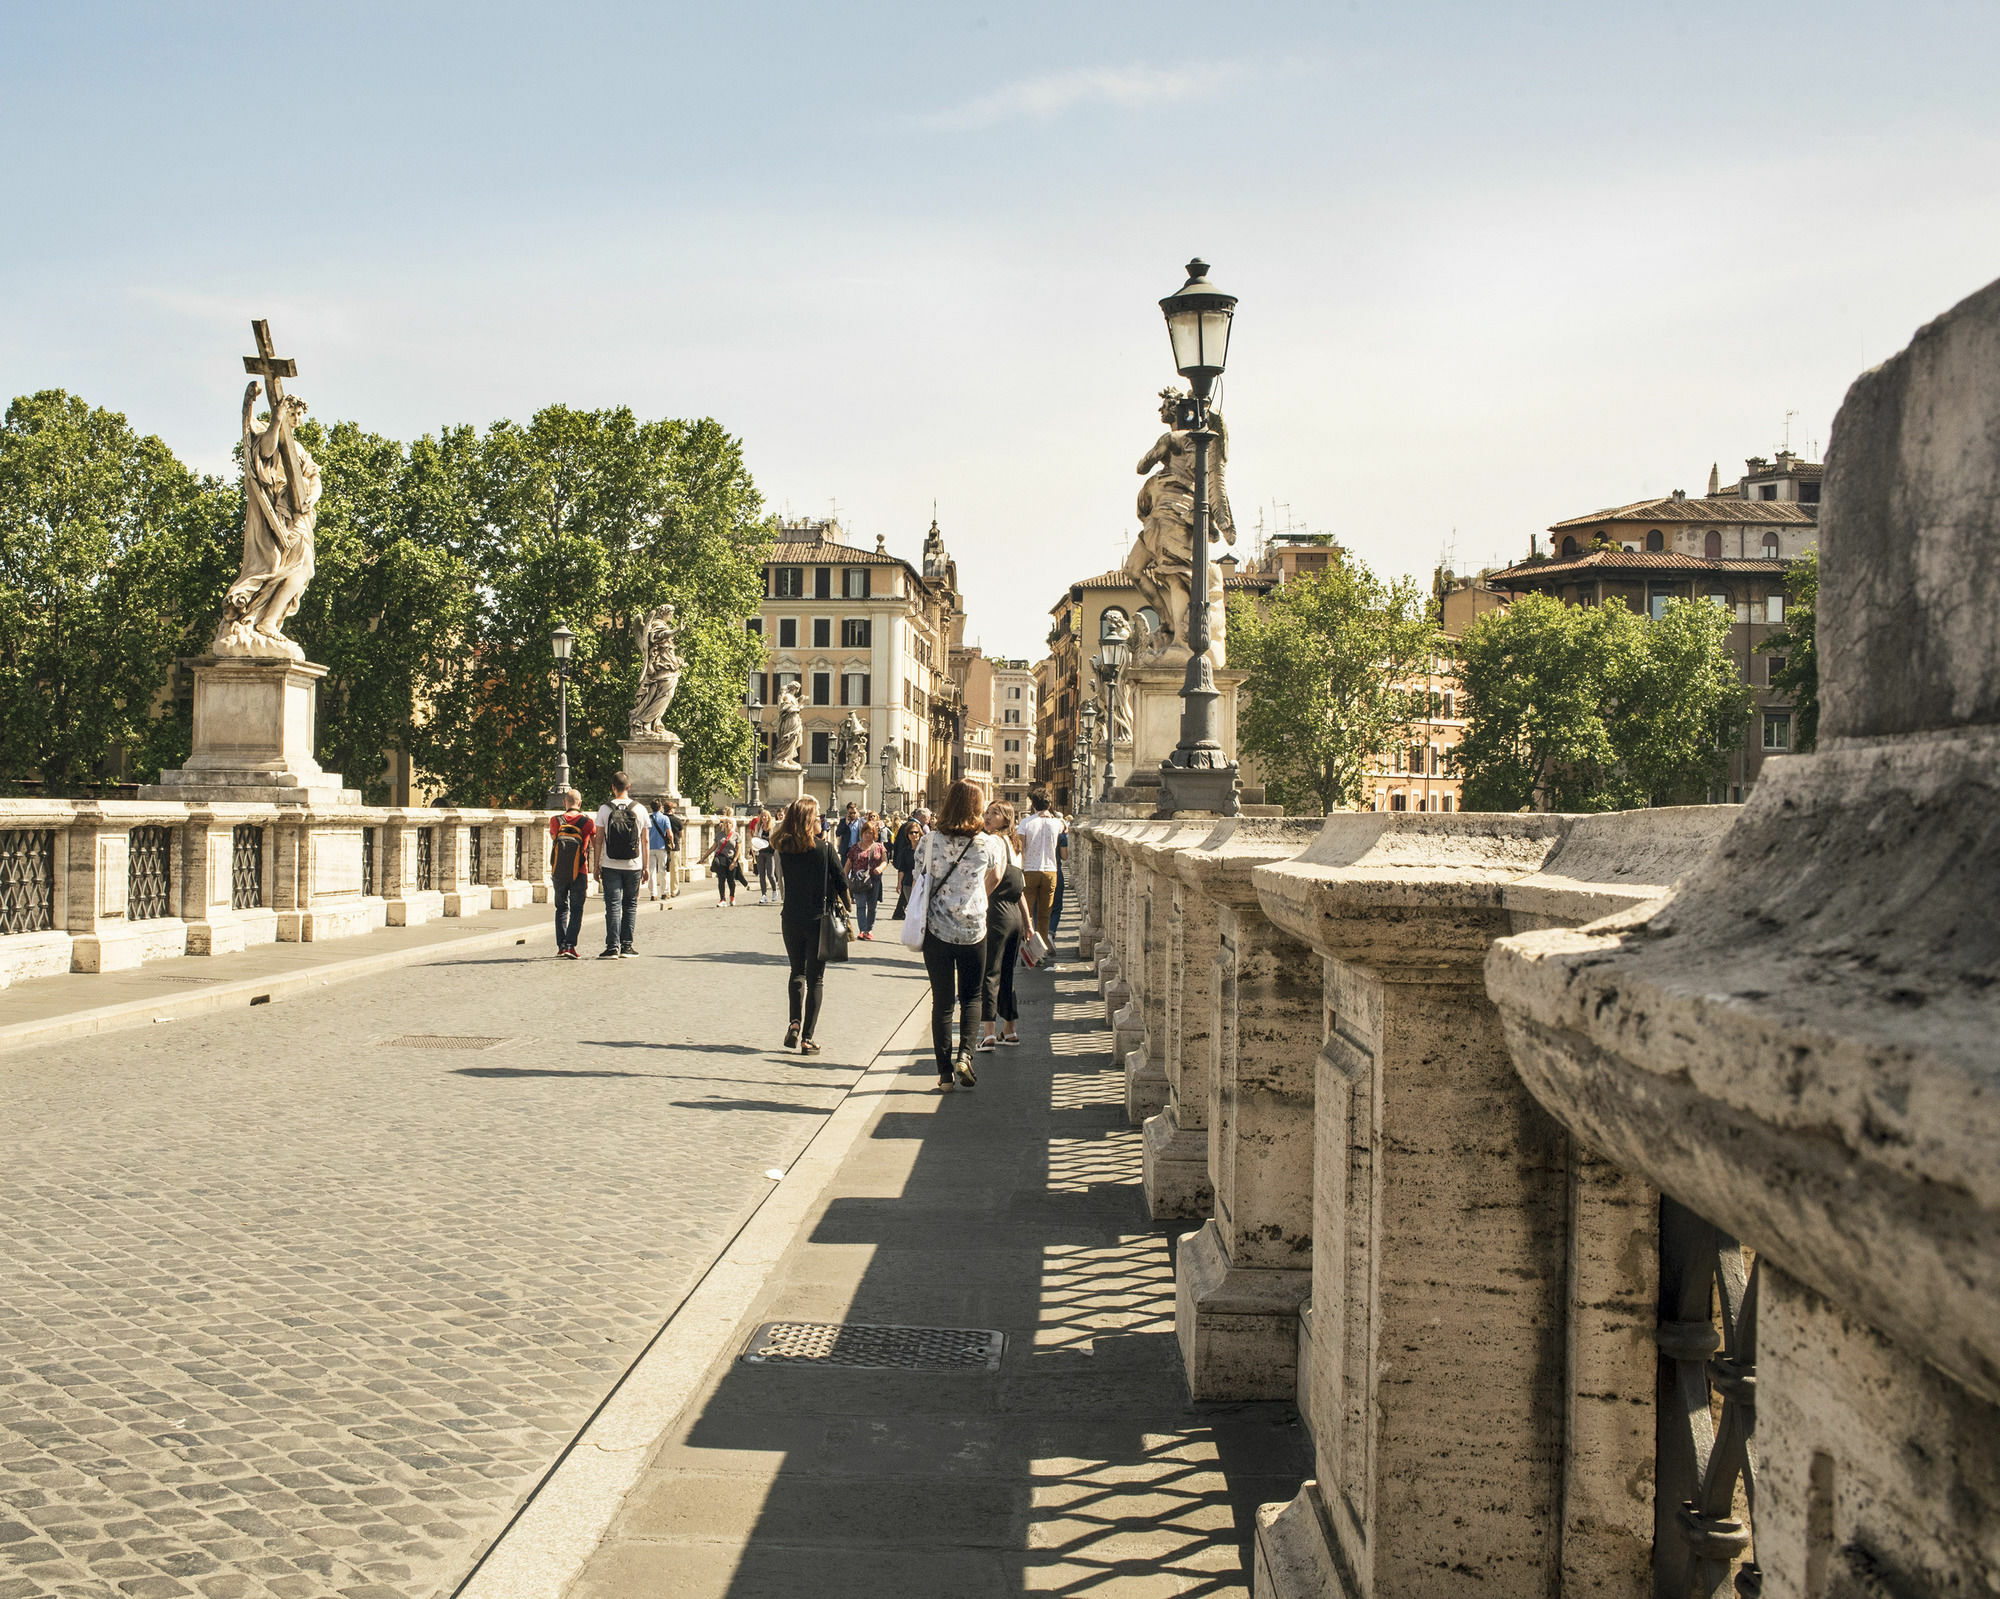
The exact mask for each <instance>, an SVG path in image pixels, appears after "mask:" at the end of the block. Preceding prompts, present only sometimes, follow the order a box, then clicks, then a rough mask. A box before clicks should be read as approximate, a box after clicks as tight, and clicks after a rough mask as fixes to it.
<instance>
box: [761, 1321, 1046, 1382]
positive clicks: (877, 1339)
mask: <svg viewBox="0 0 2000 1599" xmlns="http://www.w3.org/2000/svg"><path fill="white" fill-rule="evenodd" d="M1006 1342H1007V1339H1006V1335H1005V1334H1003V1333H997V1332H993V1331H991V1330H990V1329H988V1328H984V1327H876V1326H869V1325H868V1324H866V1323H864V1322H842V1321H767V1322H765V1323H764V1325H763V1326H761V1327H759V1328H758V1329H757V1331H756V1332H755V1333H753V1334H752V1335H751V1338H750V1344H749V1347H748V1348H746V1349H745V1350H744V1351H743V1359H744V1360H745V1361H747V1362H748V1363H749V1364H751V1365H753V1366H847V1367H850V1368H860V1369H863V1370H868V1371H998V1370H999V1369H1000V1351H1001V1349H1002V1348H1003V1347H1004V1346H1005V1344H1006Z"/></svg>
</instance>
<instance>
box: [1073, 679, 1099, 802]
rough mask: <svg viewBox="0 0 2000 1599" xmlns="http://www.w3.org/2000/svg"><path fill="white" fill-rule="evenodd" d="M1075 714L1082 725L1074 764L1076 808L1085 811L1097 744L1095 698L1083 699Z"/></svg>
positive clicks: (1089, 795) (1088, 800)
mask: <svg viewBox="0 0 2000 1599" xmlns="http://www.w3.org/2000/svg"><path fill="white" fill-rule="evenodd" d="M1077 715H1078V718H1079V720H1080V721H1081V722H1082V723H1083V726H1082V729H1081V731H1079V732H1078V734H1077V737H1076V764H1077V768H1078V772H1077V776H1078V784H1077V791H1076V808H1077V809H1078V810H1079V811H1087V810H1089V809H1090V801H1091V777H1092V775H1093V774H1092V771H1091V759H1092V756H1093V754H1094V751H1095V747H1096V744H1097V702H1096V701H1095V700H1085V701H1084V702H1083V709H1082V710H1081V711H1079V712H1078V713H1077Z"/></svg>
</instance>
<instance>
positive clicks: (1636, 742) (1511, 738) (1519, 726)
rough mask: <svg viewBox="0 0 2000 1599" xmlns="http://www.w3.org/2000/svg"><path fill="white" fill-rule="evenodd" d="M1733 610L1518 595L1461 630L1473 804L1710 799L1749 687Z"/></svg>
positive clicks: (1607, 804)
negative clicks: (1654, 613) (1642, 609)
mask: <svg viewBox="0 0 2000 1599" xmlns="http://www.w3.org/2000/svg"><path fill="white" fill-rule="evenodd" d="M1728 630H1729V619H1728V617H1727V615H1726V614H1725V613H1723V612H1722V611H1721V610H1719V609H1718V608H1716V607H1715V606H1713V605H1710V604H1708V603H1707V602H1706V601H1687V600H1676V601H1673V602H1671V603H1669V604H1668V606H1667V607H1666V610H1665V613H1664V614H1663V615H1662V617H1661V618H1660V619H1659V620H1658V621H1655V622H1648V621H1646V620H1644V619H1642V618H1641V617H1640V616H1638V615H1637V614H1636V613H1635V612H1633V611H1632V610H1631V609H1629V608H1628V607H1627V606H1625V605H1623V604H1620V603H1618V602H1616V601H1613V602H1611V603H1607V604H1604V605H1594V606H1575V605H1564V604H1563V603H1562V602H1561V601H1560V600H1556V599H1553V598H1551V597H1550V596H1548V595H1544V594H1530V595H1525V596H1523V597H1522V598H1521V599H1519V600H1517V601H1515V602H1514V604H1513V605H1511V606H1509V607H1508V608H1507V609H1506V610H1504V611H1491V612H1488V613H1487V614H1486V615H1484V616H1482V617H1480V618H1478V619H1477V620H1476V621H1475V622H1474V623H1473V624H1472V625H1471V626H1470V627H1468V628H1467V629H1466V631H1465V634H1464V636H1463V637H1462V638H1461V639H1460V640H1459V660H1458V678H1459V684H1460V687H1461V689H1462V690H1463V692H1464V696H1465V704H1466V719H1467V720H1466V731H1465V736H1464V738H1463V739H1462V740H1461V741H1460V743H1459V746H1458V752H1457V764H1458V769H1459V771H1460V774H1461V776H1462V778H1463V782H1464V804H1465V808H1466V809H1467V810H1483V811H1512V810H1520V809H1523V808H1539V809H1546V810H1557V811H1608V810H1623V809H1628V808H1631V807H1634V806H1641V805H1662V804H1672V803H1676V802H1680V801H1695V800H1700V799H1701V798H1703V797H1705V794H1706V791H1707V789H1708V787H1709V785H1710V784H1711V783H1713V782H1715V781H1716V780H1718V779H1719V778H1720V777H1721V775H1722V773H1723V772H1724V771H1725V770H1726V768H1727V764H1728V751H1729V749H1730V747H1731V746H1733V744H1734V743H1735V741H1736V740H1737V739H1738V738H1740V737H1741V735H1742V729H1743V722H1744V718H1745V717H1746V716H1747V714H1748V708H1749V693H1748V690H1746V689H1745V688H1744V686H1743V684H1742V682H1741V681H1740V680H1739V679H1738V677H1737V674H1736V670H1735V668H1734V666H1733V665H1732V664H1731V662H1730V659H1729V655H1728V651H1727V639H1728Z"/></svg>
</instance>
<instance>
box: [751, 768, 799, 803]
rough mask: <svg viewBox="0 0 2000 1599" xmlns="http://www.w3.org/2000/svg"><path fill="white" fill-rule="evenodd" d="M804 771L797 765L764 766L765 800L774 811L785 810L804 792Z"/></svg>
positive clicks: (763, 796)
mask: <svg viewBox="0 0 2000 1599" xmlns="http://www.w3.org/2000/svg"><path fill="white" fill-rule="evenodd" d="M803 783H804V771H803V768H801V767H797V766H786V765H771V766H767V767H765V768H764V792H763V794H762V796H761V797H762V799H763V802H764V803H765V804H766V805H768V806H770V807H771V809H772V810H774V811H780V810H783V809H784V808H785V807H786V806H787V805H789V804H791V803H792V801H793V800H795V799H797V798H798V797H799V795H800V794H801V793H802V792H803V787H802V785H803Z"/></svg>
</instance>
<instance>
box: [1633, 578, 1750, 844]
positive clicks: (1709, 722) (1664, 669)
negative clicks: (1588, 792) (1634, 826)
mask: <svg viewBox="0 0 2000 1599" xmlns="http://www.w3.org/2000/svg"><path fill="white" fill-rule="evenodd" d="M1617 609H1618V610H1621V611H1624V610H1625V608H1624V607H1623V606H1619V607H1617ZM1625 614H1626V615H1628V616H1629V615H1631V612H1629V611H1626V612H1625ZM1635 620H1636V619H1635ZM1729 623H1730V617H1729V613H1728V612H1727V611H1725V610H1723V609H1722V607H1721V606H1719V605H1715V604H1712V603H1710V602H1709V601H1707V600H1669V601H1668V602H1667V606H1666V610H1665V612H1664V613H1663V614H1662V615H1661V616H1660V617H1659V619H1658V620H1657V621H1654V622H1651V623H1646V622H1640V623H1639V634H1638V636H1637V638H1636V639H1635V640H1634V641H1633V643H1634V647H1632V648H1629V649H1626V650H1622V651H1620V652H1618V653H1617V654H1615V655H1614V656H1613V657H1612V659H1611V661H1610V662H1608V663H1607V667H1608V670H1607V673H1606V687H1607V690H1608V693H1607V696H1606V702H1605V711H1606V721H1607V724H1608V725H1609V728H1610V732H1611V746H1612V748H1613V749H1614V750H1616V751H1617V760H1616V762H1615V763H1614V765H1613V766H1612V768H1611V770H1610V771H1609V772H1608V773H1606V774H1605V775H1604V783H1605V787H1606V789H1607V790H1608V791H1609V792H1610V794H1611V795H1612V796H1613V797H1614V799H1615V800H1616V803H1617V808H1618V809H1620V810H1627V809H1632V808H1634V807H1637V806H1641V805H1681V804H1700V803H1702V802H1703V801H1704V800H1706V799H1707V797H1708V792H1709V790H1710V788H1711V787H1713V786H1714V785H1715V784H1716V783H1718V782H1720V781H1721V780H1722V777H1723V775H1724V774H1725V773H1726V772H1727V770H1728V767H1729V752H1730V751H1731V750H1732V749H1734V748H1735V747H1736V746H1737V745H1738V744H1739V743H1740V742H1741V741H1742V738H1743V725H1744V723H1745V722H1746V721H1747V720H1748V719H1749V715H1750V690H1749V688H1748V687H1747V686H1746V685H1745V684H1744V682H1743V680H1742V678H1741V677H1740V676H1739V675H1738V673H1737V670H1736V664H1735V662H1734V661H1732V660H1731V659H1730V655H1729Z"/></svg>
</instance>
